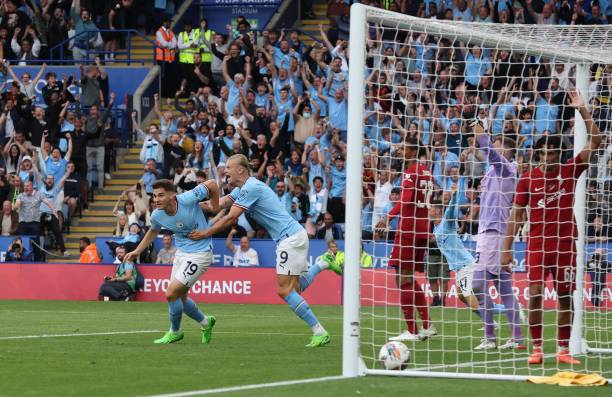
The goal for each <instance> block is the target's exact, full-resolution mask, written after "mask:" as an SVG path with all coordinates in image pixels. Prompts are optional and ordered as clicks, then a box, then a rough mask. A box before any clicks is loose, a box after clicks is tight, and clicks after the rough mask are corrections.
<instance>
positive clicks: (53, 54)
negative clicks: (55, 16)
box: [28, 29, 159, 65]
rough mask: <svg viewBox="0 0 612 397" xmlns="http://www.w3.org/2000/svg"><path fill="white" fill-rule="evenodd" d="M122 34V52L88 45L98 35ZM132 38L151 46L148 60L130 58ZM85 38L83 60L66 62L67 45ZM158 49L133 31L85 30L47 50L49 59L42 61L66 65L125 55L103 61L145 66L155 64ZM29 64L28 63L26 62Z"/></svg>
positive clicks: (139, 33) (152, 41)
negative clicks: (141, 40)
mask: <svg viewBox="0 0 612 397" xmlns="http://www.w3.org/2000/svg"><path fill="white" fill-rule="evenodd" d="M109 32H112V33H122V34H123V37H122V38H123V39H125V40H126V48H125V49H123V50H121V49H120V50H117V51H104V50H100V49H97V48H95V47H93V46H91V45H90V42H91V39H92V38H95V37H96V36H97V35H98V34H102V33H109ZM133 36H137V37H141V38H143V39H144V40H145V42H147V43H148V44H150V46H151V48H150V49H151V57H150V58H132V54H131V52H132V37H133ZM84 37H86V38H87V40H86V42H87V47H86V48H84V49H82V50H85V59H82V60H77V61H75V60H74V59H70V60H66V59H65V58H66V55H68V54H67V52H68V45H69V43H70V42H74V40H75V39H77V38H84ZM157 48H159V47H158V45H157V44H156V43H155V41H154V40H151V39H150V38H149V37H147V36H146V35H145V34H143V33H141V32H139V31H137V30H134V29H115V30H110V29H100V30H86V31H83V32H81V33H79V34H77V35H76V36H74V37H71V38H68V39H66V40H64V41H62V42H61V43H59V44H57V45H55V46H53V47H51V49H50V50H49V58H50V59H48V60H44V61H48V62H50V63H67V62H80V63H89V62H93V61H94V59H95V58H96V57H100V58H104V55H105V54H114V55H115V56H117V55H118V56H122V55H127V59H108V60H104V62H107V63H109V62H110V63H127V64H128V65H130V64H132V63H140V64H145V63H148V62H151V61H153V63H157V61H156V59H155V50H156V49H157ZM36 61H37V62H39V63H40V62H43V60H40V59H38V60H36ZM28 62H30V61H28Z"/></svg>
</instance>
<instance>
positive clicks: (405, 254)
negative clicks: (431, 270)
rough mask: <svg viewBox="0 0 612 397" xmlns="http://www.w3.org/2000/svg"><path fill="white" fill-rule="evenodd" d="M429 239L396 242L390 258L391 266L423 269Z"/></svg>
mask: <svg viewBox="0 0 612 397" xmlns="http://www.w3.org/2000/svg"><path fill="white" fill-rule="evenodd" d="M427 243H428V240H427V239H413V240H408V241H407V240H404V241H403V242H401V243H398V242H395V243H394V244H393V250H392V251H391V258H390V259H389V266H393V267H397V268H403V269H412V270H414V271H417V272H422V271H423V263H424V261H425V253H426V252H427Z"/></svg>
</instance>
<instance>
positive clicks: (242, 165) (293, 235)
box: [189, 154, 342, 347]
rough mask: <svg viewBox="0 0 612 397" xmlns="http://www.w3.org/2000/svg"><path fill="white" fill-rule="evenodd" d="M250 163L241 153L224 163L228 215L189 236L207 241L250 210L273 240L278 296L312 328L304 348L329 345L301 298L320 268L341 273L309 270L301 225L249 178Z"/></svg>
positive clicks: (323, 265)
mask: <svg viewBox="0 0 612 397" xmlns="http://www.w3.org/2000/svg"><path fill="white" fill-rule="evenodd" d="M249 169H250V168H249V161H248V159H247V158H246V157H245V156H244V155H241V154H236V155H233V156H231V157H230V158H229V159H228V161H227V162H226V164H225V174H226V175H227V177H228V182H229V183H230V184H231V185H232V186H234V187H235V188H234V190H233V191H232V192H231V193H230V194H229V195H228V196H224V197H223V198H222V200H221V204H220V206H221V207H222V208H226V207H230V206H231V208H230V210H229V212H228V214H227V215H225V216H224V217H222V218H221V219H219V220H217V222H215V223H214V224H213V225H212V226H211V227H210V228H208V229H206V230H195V231H193V232H191V233H190V234H189V237H190V238H192V239H194V240H199V239H208V238H210V236H213V235H214V234H216V233H218V232H220V231H222V230H224V229H226V228H227V227H229V226H230V225H232V224H234V222H235V221H236V220H237V219H238V217H239V216H240V215H242V213H244V212H245V211H249V213H250V214H251V216H252V217H253V219H255V221H256V222H257V224H258V225H260V226H261V227H263V228H264V229H266V231H267V232H268V233H269V234H270V237H272V239H273V240H274V241H276V274H277V280H278V295H279V296H280V297H281V298H283V299H284V300H285V302H287V304H288V305H289V306H290V307H291V309H292V310H293V311H294V312H295V314H297V316H298V317H299V318H301V319H302V320H304V321H305V322H306V323H307V324H308V325H309V326H310V327H311V329H312V331H313V333H314V335H313V336H312V337H311V338H310V342H309V343H308V344H307V345H306V346H307V347H318V346H324V345H326V344H328V343H329V342H330V337H329V333H328V332H327V331H326V330H325V328H323V326H322V325H321V323H320V322H319V320H317V317H316V316H315V315H314V313H313V312H312V310H311V309H310V307H309V306H308V303H307V302H306V300H305V299H304V298H303V297H302V296H301V295H300V292H302V291H304V290H305V289H306V288H307V287H308V286H309V285H310V284H311V283H312V281H313V280H314V278H315V276H316V275H317V274H318V273H319V272H321V270H323V269H327V268H329V269H331V270H333V271H334V272H336V273H338V274H340V273H341V272H342V271H341V269H340V268H339V267H336V265H335V263H333V262H332V263H328V262H326V261H321V262H320V263H319V264H315V265H313V266H312V267H311V268H310V269H308V235H307V234H306V231H305V230H304V228H303V227H302V226H300V224H299V223H298V222H297V221H296V220H295V219H293V218H292V217H291V216H290V215H289V214H288V213H287V211H286V210H285V208H284V207H283V206H281V205H280V203H279V201H278V196H277V195H276V193H274V191H273V190H272V189H270V187H269V186H268V185H266V184H265V183H263V182H261V181H259V180H258V179H256V178H254V177H251V175H250V171H249Z"/></svg>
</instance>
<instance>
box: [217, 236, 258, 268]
mask: <svg viewBox="0 0 612 397" xmlns="http://www.w3.org/2000/svg"><path fill="white" fill-rule="evenodd" d="M236 233H238V231H237V230H236V228H232V230H230V232H229V234H228V235H227V239H226V240H225V246H226V247H227V249H228V250H229V251H230V252H231V253H233V254H234V258H233V261H232V264H233V266H234V267H247V266H248V267H253V266H259V256H258V255H257V251H255V250H254V249H253V248H251V240H249V237H248V236H242V237H240V245H239V246H238V247H237V246H235V245H234V243H233V242H232V239H233V238H234V236H235V235H236Z"/></svg>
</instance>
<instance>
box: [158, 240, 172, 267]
mask: <svg viewBox="0 0 612 397" xmlns="http://www.w3.org/2000/svg"><path fill="white" fill-rule="evenodd" d="M162 243H163V244H164V246H163V247H162V249H160V250H159V252H158V253H157V259H156V261H155V263H157V264H158V265H159V264H164V265H167V264H172V263H174V255H176V247H175V246H174V245H173V244H172V235H170V234H164V237H163V238H162Z"/></svg>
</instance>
